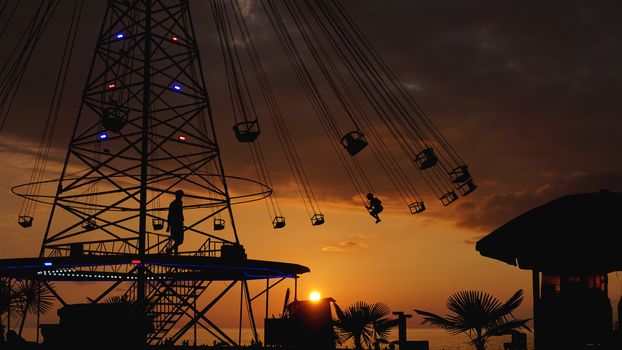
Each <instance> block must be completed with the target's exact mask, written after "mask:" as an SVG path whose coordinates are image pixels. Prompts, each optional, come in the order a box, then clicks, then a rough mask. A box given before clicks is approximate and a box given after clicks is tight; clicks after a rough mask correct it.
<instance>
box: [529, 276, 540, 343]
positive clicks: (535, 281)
mask: <svg viewBox="0 0 622 350" xmlns="http://www.w3.org/2000/svg"><path fill="white" fill-rule="evenodd" d="M531 282H532V283H531V284H532V288H533V349H534V350H536V349H537V348H538V347H537V343H536V339H538V334H539V333H540V329H539V327H538V326H539V322H538V316H540V315H539V311H540V310H539V309H540V272H539V271H538V270H535V269H534V270H532V272H531Z"/></svg>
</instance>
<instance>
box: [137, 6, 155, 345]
mask: <svg viewBox="0 0 622 350" xmlns="http://www.w3.org/2000/svg"><path fill="white" fill-rule="evenodd" d="M151 1H152V0H145V34H144V38H143V40H144V45H145V49H144V57H143V61H144V66H143V110H142V113H143V117H142V135H141V147H140V148H141V150H140V152H141V162H140V213H139V214H140V215H139V219H138V254H139V256H141V259H142V257H143V256H144V255H145V235H146V232H147V175H148V164H147V162H148V160H149V159H148V158H149V157H148V153H149V143H148V140H149V118H150V117H151V115H150V114H151V113H150V109H151V67H150V66H151V5H152V3H151ZM137 283H138V284H137V294H138V295H137V296H136V299H137V302H138V306H139V308H140V311H141V314H142V316H143V317H144V320H145V322H146V305H145V268H144V266H139V268H138V281H137ZM141 331H142V332H143V334H142V336H143V340H144V342H145V343H146V342H147V331H146V327H143V329H142V330H141Z"/></svg>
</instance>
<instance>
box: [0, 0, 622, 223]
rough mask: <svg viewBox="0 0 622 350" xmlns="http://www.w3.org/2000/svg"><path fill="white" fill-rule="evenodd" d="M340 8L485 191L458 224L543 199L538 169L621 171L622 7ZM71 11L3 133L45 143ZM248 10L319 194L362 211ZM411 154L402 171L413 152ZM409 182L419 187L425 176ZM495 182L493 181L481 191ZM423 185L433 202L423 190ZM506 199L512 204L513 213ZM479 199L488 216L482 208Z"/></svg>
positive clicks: (215, 53)
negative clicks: (43, 134) (621, 26)
mask: <svg viewBox="0 0 622 350" xmlns="http://www.w3.org/2000/svg"><path fill="white" fill-rule="evenodd" d="M342 3H343V5H344V7H345V8H346V9H347V10H348V11H349V12H350V14H351V16H352V17H353V18H354V20H355V21H356V22H357V23H358V24H359V26H360V27H361V29H362V31H363V32H364V33H365V34H366V35H367V36H368V37H369V40H370V41H371V42H372V44H374V46H375V47H376V48H377V49H378V51H379V52H380V53H381V55H382V56H383V57H384V58H385V60H386V61H387V62H388V63H389V65H390V66H391V67H392V69H393V70H394V71H395V72H396V74H397V76H398V78H399V79H400V80H401V81H402V82H404V84H406V86H409V87H410V89H411V91H412V93H413V94H414V95H415V97H416V98H417V99H418V102H419V103H421V105H422V106H423V108H424V109H425V110H426V112H427V113H428V114H429V115H430V117H431V119H432V120H433V121H434V122H435V123H436V125H437V126H438V127H439V128H440V129H441V131H442V132H443V133H444V135H445V136H446V137H447V138H448V140H449V142H450V143H451V144H452V145H453V146H454V147H455V148H456V149H457V150H458V152H459V153H460V154H461V155H462V156H463V158H464V159H465V160H466V162H467V163H468V164H469V165H470V169H471V171H472V173H473V174H474V176H475V179H476V182H477V183H479V184H480V189H478V191H477V192H476V193H474V194H473V195H471V196H472V197H473V198H472V199H471V198H470V197H467V198H465V199H461V200H459V201H458V202H456V203H455V204H453V205H452V206H454V207H455V208H457V210H455V211H456V212H460V213H462V212H463V213H469V214H468V215H467V214H465V215H463V216H464V217H463V218H462V219H460V220H457V221H458V222H459V223H460V225H461V226H463V227H470V228H480V229H481V228H484V227H486V228H490V227H491V225H494V224H495V223H499V221H500V220H504V219H508V218H509V217H510V216H511V215H514V214H515V213H516V210H518V208H524V207H526V206H528V205H530V204H532V203H536V202H537V201H538V200H539V199H545V196H544V195H543V194H542V195H536V194H535V192H534V189H536V188H539V187H540V186H541V185H544V183H543V180H542V176H541V175H539V174H542V173H547V172H548V173H553V174H567V173H571V172H573V171H575V170H576V169H584V170H585V171H586V172H589V173H590V174H597V173H607V172H609V173H622V163H620V162H619V159H622V147H620V146H621V142H620V139H619V135H620V133H621V132H622V118H619V102H618V100H619V96H620V92H621V91H620V86H622V66H620V64H619V62H620V61H622V40H620V38H619V34H618V32H619V19H618V16H617V14H619V13H620V11H621V10H622V3H621V2H619V1H599V2H588V1H561V0H557V1H547V2H542V1H537V0H530V1H502V2H499V1H468V2H465V1H455V0H454V1H449V0H440V1H410V0H395V1H376V0H356V1H354V0H349V1H343V2H342ZM70 5H71V4H69V3H67V4H65V3H61V5H60V6H61V7H59V9H58V16H57V17H56V18H55V19H54V21H53V22H52V23H51V24H50V29H49V30H48V32H47V33H46V34H45V36H44V40H43V41H42V43H41V46H40V47H39V48H38V49H37V51H36V55H35V56H34V57H33V61H32V62H31V65H30V67H29V71H28V73H27V75H26V77H25V81H24V83H23V85H22V87H21V89H20V93H19V95H18V100H17V101H16V105H15V109H14V114H13V115H12V116H11V118H10V120H9V123H8V124H7V128H6V129H5V130H4V131H3V134H4V135H11V136H12V137H15V138H22V139H23V140H27V141H30V142H33V143H35V144H36V142H38V141H37V140H38V137H39V136H40V134H41V130H38V128H37V126H38V125H40V124H41V120H42V118H43V116H44V115H45V114H46V113H47V104H48V103H49V94H50V92H51V87H52V84H53V82H54V78H55V74H56V69H57V67H56V66H57V63H56V62H57V61H58V60H59V59H60V49H61V48H62V47H61V46H62V45H61V44H62V39H63V36H62V35H60V34H59V33H63V30H65V29H63V28H65V26H66V23H67V22H68V19H67V17H68V15H69V14H70V11H68V10H70ZM191 5H192V9H193V11H194V12H193V16H194V22H195V26H196V27H197V28H196V29H197V34H198V36H199V42H200V49H201V53H202V59H203V63H204V69H205V72H206V76H207V87H208V90H209V92H210V98H211V101H212V103H213V107H214V116H215V124H216V128H217V132H218V135H219V143H220V145H221V150H222V152H223V153H222V154H223V159H224V165H225V168H226V171H227V173H228V174H231V175H241V176H254V169H253V168H252V166H251V164H252V163H251V162H250V157H249V156H248V153H247V147H246V146H245V145H241V144H239V143H237V142H236V141H235V139H234V137H233V133H232V131H231V126H232V124H233V120H232V118H231V117H230V115H231V113H230V112H229V104H228V101H227V98H228V97H227V92H226V82H225V75H224V72H223V68H222V63H221V61H222V59H221V57H220V50H219V49H218V46H217V45H216V44H217V37H216V32H215V30H214V25H213V21H212V17H211V14H210V12H209V4H208V2H201V1H196V2H192V3H191ZM103 6H104V3H99V2H87V4H86V7H85V12H84V18H83V28H82V30H81V32H80V36H79V39H78V47H77V49H76V52H75V54H76V56H75V57H74V64H73V65H72V70H71V80H70V84H69V86H68V87H67V92H66V97H67V99H66V101H65V103H64V105H63V110H62V113H61V121H60V122H59V126H58V128H57V137H56V139H55V144H54V145H55V147H56V148H57V149H58V150H59V154H64V152H65V149H66V143H67V140H68V137H69V134H70V132H71V130H72V127H73V123H74V121H75V114H76V112H77V109H78V105H79V100H80V94H81V90H82V88H83V86H84V81H85V79H86V73H87V71H88V65H89V62H90V57H91V52H92V50H93V45H94V38H95V37H96V35H97V31H98V30H99V22H100V21H101V15H102V13H103ZM242 6H243V8H244V10H245V13H248V14H250V17H249V25H250V26H251V27H252V32H253V37H254V39H255V40H256V44H257V49H258V51H259V53H260V55H261V57H262V60H263V64H264V65H265V68H266V71H267V73H268V77H269V79H270V80H271V82H272V83H273V87H274V88H275V92H276V94H277V97H278V99H279V101H280V103H281V104H282V108H283V112H284V116H285V117H286V119H287V120H288V122H289V126H290V128H291V130H290V131H291V132H292V134H293V135H294V137H295V142H296V144H297V147H298V150H299V151H300V156H301V158H302V159H303V164H304V167H305V170H306V171H307V172H308V175H309V180H310V182H311V184H312V186H313V187H314V190H315V191H316V194H317V196H318V198H319V199H320V200H322V201H328V200H330V201H345V202H350V203H355V202H354V201H353V200H352V198H353V196H354V191H353V189H352V186H351V185H350V184H349V182H348V178H347V176H346V174H345V172H344V171H343V169H342V167H341V166H340V164H339V161H338V159H337V157H336V155H335V154H334V152H333V151H332V149H330V147H329V146H328V142H327V140H326V136H325V134H324V132H323V131H322V129H321V127H320V126H319V122H318V121H317V118H316V117H315V116H313V115H312V112H311V108H310V106H309V103H308V101H307V100H306V98H305V96H304V93H303V91H302V89H301V88H299V87H298V84H297V82H296V79H295V77H294V76H293V73H292V70H291V69H290V67H289V64H288V63H287V61H286V60H285V57H284V55H283V53H282V50H281V48H280V47H279V45H278V41H277V40H275V37H274V34H273V32H272V29H271V28H269V27H268V26H267V25H266V23H267V22H266V19H265V15H264V14H263V12H262V11H263V10H262V8H261V6H259V5H258V2H256V1H244V2H243V3H242ZM24 11H25V10H24ZM24 18H25V17H24ZM9 38H10V37H9ZM3 40H8V39H6V37H5V38H3ZM9 42H10V41H2V47H3V48H4V47H12V46H11V45H9V44H8V43H9ZM2 51H4V52H5V54H6V51H5V50H2ZM44 53H45V54H44ZM0 58H2V53H0ZM320 84H321V83H320ZM331 103H332V104H334V103H335V102H334V101H333V102H331ZM339 117H342V116H341V115H340V116H339ZM261 123H262V126H263V129H262V135H261V140H262V146H263V147H264V150H265V153H266V154H267V155H268V157H267V162H268V166H269V168H270V171H271V176H272V178H273V181H274V183H275V190H276V191H277V194H278V193H279V191H281V192H284V195H285V196H296V195H297V194H296V191H295V186H292V183H291V175H290V173H289V170H288V166H287V162H286V160H285V158H284V156H283V153H282V151H281V150H280V146H279V142H278V140H277V138H276V135H275V133H274V131H273V128H272V126H271V122H270V121H269V118H266V117H264V119H262V120H261ZM4 135H0V137H4ZM6 151H9V150H6ZM357 157H358V156H357ZM402 158H403V160H404V164H406V165H407V163H408V161H409V160H408V159H409V156H408V155H402ZM359 161H360V162H361V165H362V167H363V168H364V169H365V170H366V172H367V173H368V175H369V177H370V180H371V181H372V182H373V184H374V187H376V190H377V191H378V192H379V193H380V194H382V195H383V196H384V197H385V198H397V196H396V193H394V191H393V190H392V187H391V184H390V183H389V181H388V180H387V179H386V176H385V175H384V173H383V171H382V169H380V168H379V166H378V164H376V161H375V160H374V158H373V157H372V156H371V155H369V154H361V155H360V157H359ZM409 171H410V169H409ZM411 175H412V176H413V177H414V178H415V179H417V181H416V183H418V184H421V181H418V175H417V174H416V173H414V172H413V173H411ZM590 176H591V175H590ZM493 183H494V184H496V186H486V184H493ZM551 186H558V184H556V183H552V184H551ZM418 189H419V190H420V191H421V192H422V193H423V194H424V196H428V195H429V193H427V190H426V189H425V188H423V185H419V188H418ZM524 189H528V190H524ZM524 191H526V192H525V193H523V192H524ZM550 191H553V190H543V192H544V193H552V192H550ZM480 192H481V193H480ZM426 198H427V197H426ZM506 202H507V203H512V202H514V203H515V204H514V207H515V209H513V208H511V207H508V205H505V203H506ZM483 203H486V204H483ZM483 205H485V207H486V212H484V211H482V210H481V208H482V206H483ZM429 208H431V209H430V210H429V212H426V213H425V214H424V215H427V216H428V218H432V219H434V218H437V216H436V214H435V213H434V211H436V210H445V209H443V208H442V207H440V206H439V207H435V206H434V205H432V204H431V205H430V206H429ZM450 211H451V209H450ZM440 215H442V214H440Z"/></svg>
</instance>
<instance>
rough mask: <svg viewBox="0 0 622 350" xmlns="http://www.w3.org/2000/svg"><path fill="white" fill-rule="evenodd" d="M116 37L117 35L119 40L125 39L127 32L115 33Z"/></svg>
mask: <svg viewBox="0 0 622 350" xmlns="http://www.w3.org/2000/svg"><path fill="white" fill-rule="evenodd" d="M114 37H115V38H116V39H117V40H123V39H125V33H123V32H119V33H117V34H115V35H114Z"/></svg>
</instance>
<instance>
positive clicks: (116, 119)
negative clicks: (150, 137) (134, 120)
mask: <svg viewBox="0 0 622 350" xmlns="http://www.w3.org/2000/svg"><path fill="white" fill-rule="evenodd" d="M127 115H128V110H127V109H126V108H122V107H121V106H116V105H115V106H110V107H106V108H104V111H103V113H102V117H101V119H102V126H103V127H104V128H106V130H110V131H113V132H119V131H121V129H122V128H123V127H124V126H125V124H127Z"/></svg>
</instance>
